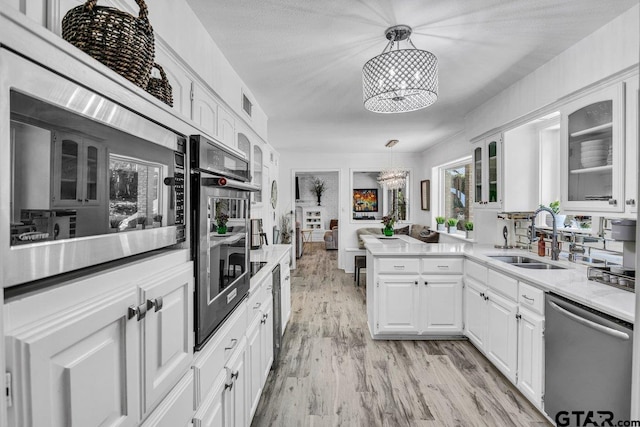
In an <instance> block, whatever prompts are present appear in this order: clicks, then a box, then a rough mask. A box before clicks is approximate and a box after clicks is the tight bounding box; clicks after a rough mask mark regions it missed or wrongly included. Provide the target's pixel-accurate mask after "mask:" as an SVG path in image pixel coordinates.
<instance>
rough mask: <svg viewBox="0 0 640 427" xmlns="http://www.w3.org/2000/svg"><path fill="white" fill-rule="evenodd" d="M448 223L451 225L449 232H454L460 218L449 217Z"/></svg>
mask: <svg viewBox="0 0 640 427" xmlns="http://www.w3.org/2000/svg"><path fill="white" fill-rule="evenodd" d="M447 225H448V226H449V233H450V234H453V233H455V232H456V231H457V229H458V228H457V226H458V220H457V219H455V218H449V219H448V220H447Z"/></svg>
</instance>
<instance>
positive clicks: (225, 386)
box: [224, 381, 233, 390]
mask: <svg viewBox="0 0 640 427" xmlns="http://www.w3.org/2000/svg"><path fill="white" fill-rule="evenodd" d="M224 389H225V390H231V389H233V381H231V382H230V383H225V385H224Z"/></svg>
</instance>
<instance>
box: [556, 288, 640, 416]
mask: <svg viewBox="0 0 640 427" xmlns="http://www.w3.org/2000/svg"><path fill="white" fill-rule="evenodd" d="M545 316H546V319H545V325H546V326H545V395H544V410H545V412H546V413H547V414H548V415H549V417H551V418H552V419H554V420H556V415H557V414H558V413H559V412H561V411H567V412H569V413H571V412H573V411H610V412H611V413H612V414H613V417H614V418H615V420H629V419H630V415H631V361H632V349H633V325H631V324H630V323H627V322H624V321H622V320H619V319H616V318H614V317H611V316H609V315H607V314H604V313H600V312H598V311H596V310H593V309H591V308H588V307H585V306H583V305H581V304H578V303H576V302H573V301H570V300H568V299H566V298H563V297H561V296H558V295H555V294H552V293H548V294H547V295H546V298H545ZM613 425H616V423H615V421H614V422H613Z"/></svg>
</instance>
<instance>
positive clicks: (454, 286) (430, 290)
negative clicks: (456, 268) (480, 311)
mask: <svg viewBox="0 0 640 427" xmlns="http://www.w3.org/2000/svg"><path fill="white" fill-rule="evenodd" d="M420 280H421V286H420V298H419V300H420V302H419V304H420V310H419V314H420V323H419V325H420V326H419V328H420V333H421V334H425V335H430V334H452V335H453V334H455V335H458V334H461V333H462V276H461V275H452V276H422V277H421V278H420Z"/></svg>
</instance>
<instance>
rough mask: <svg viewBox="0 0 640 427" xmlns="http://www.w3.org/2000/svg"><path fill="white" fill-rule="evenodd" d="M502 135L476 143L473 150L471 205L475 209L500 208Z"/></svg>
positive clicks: (498, 134)
mask: <svg viewBox="0 0 640 427" xmlns="http://www.w3.org/2000/svg"><path fill="white" fill-rule="evenodd" d="M501 177H502V133H497V134H494V135H491V136H490V137H488V138H485V139H483V140H482V141H478V142H476V147H475V148H474V149H473V203H474V206H475V207H476V208H493V209H499V208H500V207H502V183H501V181H500V180H501Z"/></svg>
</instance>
